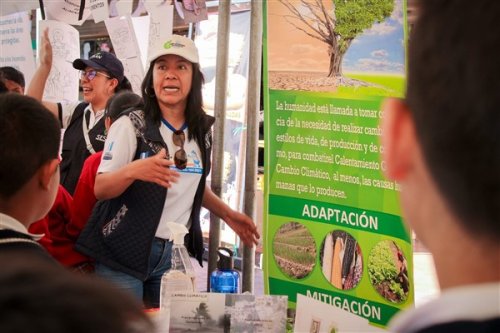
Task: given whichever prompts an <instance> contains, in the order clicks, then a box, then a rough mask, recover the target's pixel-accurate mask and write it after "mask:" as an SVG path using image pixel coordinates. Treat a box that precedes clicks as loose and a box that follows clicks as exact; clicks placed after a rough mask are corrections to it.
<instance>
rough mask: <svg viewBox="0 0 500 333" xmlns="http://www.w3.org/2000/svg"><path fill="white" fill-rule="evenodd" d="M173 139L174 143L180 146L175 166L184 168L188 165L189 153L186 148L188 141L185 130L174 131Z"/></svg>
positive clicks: (176, 153)
mask: <svg viewBox="0 0 500 333" xmlns="http://www.w3.org/2000/svg"><path fill="white" fill-rule="evenodd" d="M172 141H173V142H174V145H176V146H177V147H179V148H180V149H178V150H177V151H176V152H175V154H174V163H175V167H176V168H177V169H179V170H183V169H185V168H186V166H187V155H186V151H185V150H184V142H185V141H186V136H185V134H184V131H181V130H177V131H174V133H173V134H172Z"/></svg>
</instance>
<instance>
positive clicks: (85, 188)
mask: <svg viewBox="0 0 500 333" xmlns="http://www.w3.org/2000/svg"><path fill="white" fill-rule="evenodd" d="M101 156H102V151H100V152H97V153H95V154H92V155H90V156H89V157H88V158H87V159H86V160H85V163H84V164H83V168H82V173H81V174H80V178H79V179H78V183H77V185H76V189H75V193H74V194H73V204H72V205H71V221H70V223H68V224H67V225H66V233H67V235H68V237H70V238H71V239H72V240H73V242H75V241H76V239H77V238H78V236H79V235H80V232H82V230H83V228H84V227H85V224H86V223H87V220H88V219H89V217H90V213H92V208H94V205H95V203H96V202H97V199H96V197H95V194H94V184H95V177H96V174H97V169H98V168H99V164H101Z"/></svg>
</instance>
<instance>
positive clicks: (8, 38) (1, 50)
mask: <svg viewBox="0 0 500 333" xmlns="http://www.w3.org/2000/svg"><path fill="white" fill-rule="evenodd" d="M30 33H31V21H30V18H29V16H28V13H26V12H22V13H15V14H11V15H7V16H2V17H0V42H1V43H0V45H1V47H0V67H3V66H11V67H14V68H16V69H18V70H20V71H21V72H22V73H23V74H24V79H25V82H26V87H27V86H28V85H29V82H30V81H31V78H32V77H33V73H34V72H35V58H34V57H33V50H32V49H31V34H30Z"/></svg>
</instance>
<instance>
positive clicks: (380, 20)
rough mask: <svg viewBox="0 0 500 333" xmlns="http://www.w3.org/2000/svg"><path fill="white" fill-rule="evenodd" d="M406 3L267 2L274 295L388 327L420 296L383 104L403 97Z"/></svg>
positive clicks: (268, 218) (268, 244)
mask: <svg viewBox="0 0 500 333" xmlns="http://www.w3.org/2000/svg"><path fill="white" fill-rule="evenodd" d="M405 17H406V16H405V3H404V1H400V0H378V1H362V0H360V1H326V0H325V1H321V0H306V1H285V0H279V1H267V2H265V5H264V38H263V42H264V74H263V75H264V82H265V89H264V98H265V166H266V168H265V214H264V215H265V221H264V243H265V244H264V246H265V249H264V253H265V257H264V275H265V284H266V285H265V287H266V292H267V293H270V294H284V295H288V297H289V301H290V304H289V306H290V307H291V308H294V307H295V302H296V299H297V294H303V295H306V296H309V297H312V298H315V299H317V300H321V301H323V302H325V303H329V304H332V305H335V306H337V307H340V308H342V309H344V310H346V311H349V312H351V313H354V314H356V315H359V316H361V317H364V318H366V319H368V320H369V321H370V322H371V323H373V324H375V325H377V326H381V327H385V326H386V325H387V322H388V321H389V320H390V319H391V317H392V316H393V315H394V314H395V313H397V312H398V311H399V310H400V309H402V308H404V307H407V306H409V305H411V304H412V303H413V300H414V285H413V269H412V268H413V263H412V257H413V254H412V243H411V237H410V234H409V231H408V230H407V229H406V228H405V226H404V224H403V221H402V219H401V216H400V208H399V202H398V191H399V190H400V188H399V185H398V184H397V183H395V182H393V181H389V180H387V179H385V178H384V176H383V171H384V167H385V165H384V163H383V162H382V161H381V158H380V156H381V153H382V150H383V147H382V146H381V143H380V136H381V127H380V120H381V118H383V113H382V111H381V103H382V101H383V99H384V98H385V97H387V96H395V97H401V96H402V95H403V93H404V89H405V76H404V73H405V40H406V39H405V36H406V28H405V26H406V24H405V23H404V22H405Z"/></svg>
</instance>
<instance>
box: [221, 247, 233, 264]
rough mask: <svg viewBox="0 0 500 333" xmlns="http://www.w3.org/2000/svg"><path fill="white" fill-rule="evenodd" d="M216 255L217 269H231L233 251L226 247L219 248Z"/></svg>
mask: <svg viewBox="0 0 500 333" xmlns="http://www.w3.org/2000/svg"><path fill="white" fill-rule="evenodd" d="M217 254H218V255H219V261H218V262H217V268H218V269H233V266H234V263H233V251H231V250H230V249H228V248H226V247H219V249H218V250H217Z"/></svg>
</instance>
